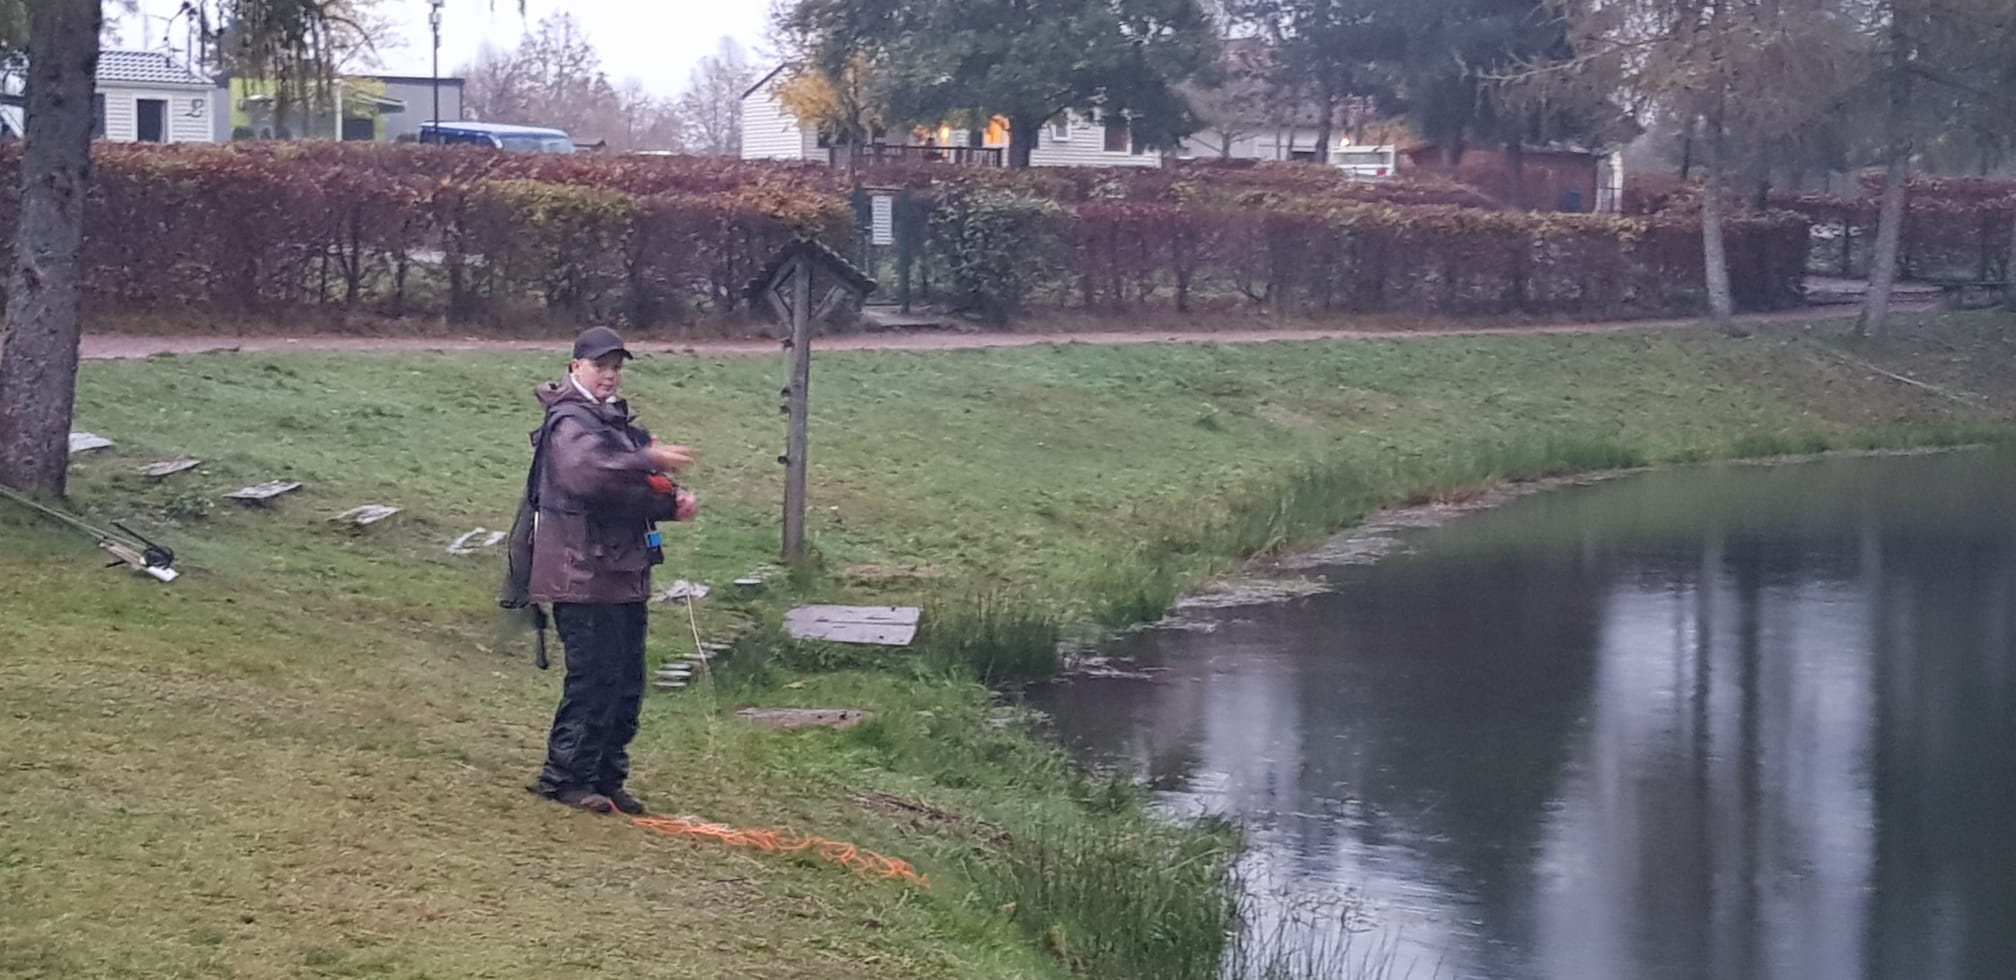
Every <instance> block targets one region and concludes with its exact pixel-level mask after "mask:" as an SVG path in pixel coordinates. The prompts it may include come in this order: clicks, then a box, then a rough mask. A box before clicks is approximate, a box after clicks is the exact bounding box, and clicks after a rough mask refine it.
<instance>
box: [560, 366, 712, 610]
mask: <svg viewBox="0 0 2016 980" xmlns="http://www.w3.org/2000/svg"><path fill="white" fill-rule="evenodd" d="M537 395H538V398H539V403H540V404H541V405H542V406H544V407H545V409H546V418H547V421H546V424H544V425H542V426H541V427H540V432H541V433H545V436H544V438H545V439H546V440H547V445H546V447H545V452H544V456H545V461H544V464H543V465H542V467H541V472H540V473H538V474H537V475H536V476H535V477H534V479H535V480H536V482H537V485H538V488H539V495H538V510H537V518H536V521H535V523H534V525H533V532H532V562H531V581H530V598H531V601H532V602H535V603H542V604H551V603H576V604H584V605H618V604H622V603H631V602H644V601H647V600H649V599H650V598H651V568H652V566H653V565H656V564H659V563H660V562H662V561H663V560H664V559H663V557H662V552H661V551H660V550H659V549H654V548H652V547H651V546H650V544H649V542H648V541H646V536H647V535H649V534H650V533H651V532H652V531H653V530H655V529H656V526H657V523H658V522H660V521H670V520H674V519H675V518H676V515H677V506H678V504H677V496H676V495H674V494H664V493H659V492H657V491H655V490H653V489H652V488H651V484H650V476H651V473H652V470H653V467H652V463H651V459H650V457H649V456H648V455H647V454H645V453H644V452H643V450H644V448H645V447H647V446H649V445H650V444H651V433H649V432H647V431H645V430H644V429H643V428H642V427H641V426H639V425H637V424H636V419H635V418H634V417H632V416H631V415H630V410H629V405H628V403H626V402H623V401H620V400H618V401H615V402H612V403H607V404H602V403H597V402H595V401H594V400H592V399H590V398H588V397H587V396H586V395H583V394H582V393H581V391H580V389H578V388H576V387H575V386H574V384H573V383H572V382H571V381H570V380H568V379H566V378H562V379H560V380H559V381H557V382H548V383H547V384H544V385H541V386H539V389H538V391H537ZM556 413H557V415H556ZM533 438H534V440H535V441H536V440H538V439H539V438H540V435H539V434H537V433H535V434H534V436H533Z"/></svg>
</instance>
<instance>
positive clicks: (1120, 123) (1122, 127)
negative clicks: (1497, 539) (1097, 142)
mask: <svg viewBox="0 0 2016 980" xmlns="http://www.w3.org/2000/svg"><path fill="white" fill-rule="evenodd" d="M1105 124H1106V152H1108V153H1126V152H1127V151H1128V149H1129V148H1130V147H1131V145H1132V143H1133V140H1131V139H1129V138H1128V131H1127V129H1128V127H1127V117H1125V116H1107V117H1106V119H1105Z"/></svg>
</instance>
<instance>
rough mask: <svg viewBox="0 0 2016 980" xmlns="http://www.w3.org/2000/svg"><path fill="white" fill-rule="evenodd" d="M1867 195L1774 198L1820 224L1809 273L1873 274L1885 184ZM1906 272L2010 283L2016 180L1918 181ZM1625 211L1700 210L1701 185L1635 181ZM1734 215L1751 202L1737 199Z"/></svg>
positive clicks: (1872, 185)
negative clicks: (1871, 272) (1875, 246)
mask: <svg viewBox="0 0 2016 980" xmlns="http://www.w3.org/2000/svg"><path fill="white" fill-rule="evenodd" d="M1857 184H1858V185H1859V186H1860V188H1861V190H1862V193H1861V194H1859V195H1848V196H1843V195H1830V194H1789V193H1783V192H1780V193H1774V194H1772V195H1770V199H1769V202H1768V203H1769V206H1770V207H1771V208H1772V209H1773V210H1777V211H1786V212H1791V213H1795V214H1800V215H1803V216H1805V217H1806V219H1807V220H1808V221H1810V222H1812V225H1813V236H1812V239H1811V241H1810V242H1809V243H1808V248H1809V256H1808V261H1807V266H1808V268H1809V270H1810V271H1812V272H1813V273H1816V274H1821V275H1835V276H1841V277H1844V278H1861V277H1864V276H1867V275H1868V274H1869V257H1870V254H1871V253H1872V252H1873V251H1874V245H1875V241H1876V227H1877V219H1878V215H1879V212H1880V210H1881V206H1882V193H1883V185H1884V177H1883V175H1882V174H1880V173H1872V174H1864V175H1862V176H1861V177H1859V178H1858V179H1857ZM1906 189H1907V195H1906V197H1905V218H1904V227H1903V229H1902V231H1901V233H1900V237H1899V240H1898V265H1899V267H1900V271H1901V273H1902V274H1903V275H1904V276H1905V277H1907V278H1912V279H1925V280H1960V281H1980V282H2000V281H2003V280H2006V279H2007V278H2008V275H2009V270H2008V268H2007V267H2008V262H2009V237H2010V233H2011V229H2012V226H2016V180H2004V179H1997V178H1990V177H1933V176H1919V177H1913V178H1912V179H1911V181H1910V183H1909V184H1908V185H1906ZM1624 201H1625V210H1626V211H1627V212H1628V213H1632V214H1639V215H1655V214H1674V213H1685V212H1691V211H1695V210H1698V209H1699V208H1700V201H1701V185H1700V184H1699V183H1697V182H1683V181H1681V180H1680V179H1679V178H1677V177H1672V176H1668V175H1662V174H1653V175H1643V176H1634V177H1633V178H1632V179H1631V180H1630V181H1628V182H1627V183H1626V185H1625V191H1624ZM1729 201H1730V203H1731V207H1732V210H1741V209H1744V208H1746V207H1747V206H1748V203H1749V202H1748V201H1746V200H1744V199H1742V198H1741V197H1740V196H1739V195H1736V194H1735V193H1733V192H1732V193H1731V194H1730V195H1729Z"/></svg>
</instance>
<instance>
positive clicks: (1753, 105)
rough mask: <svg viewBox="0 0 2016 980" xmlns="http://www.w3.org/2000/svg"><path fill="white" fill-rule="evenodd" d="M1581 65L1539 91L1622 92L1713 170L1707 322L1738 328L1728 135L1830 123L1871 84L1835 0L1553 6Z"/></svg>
mask: <svg viewBox="0 0 2016 980" xmlns="http://www.w3.org/2000/svg"><path fill="white" fill-rule="evenodd" d="M1553 2H1554V4H1555V6H1556V9H1558V10H1560V11H1561V12H1562V14H1563V15H1564V16H1565V17H1566V19H1567V21H1568V25H1569V29H1570V42H1571V47H1572V50H1573V51H1574V56H1573V57H1571V58H1568V59H1563V60H1560V61H1558V62H1552V63H1544V64H1538V65H1529V66H1528V67H1527V68H1526V70H1525V71H1524V73H1523V76H1522V78H1521V79H1520V80H1521V82H1522V83H1523V84H1525V85H1528V86H1531V87H1532V89H1533V90H1534V91H1536V92H1540V93H1546V92H1549V91H1568V92H1573V91H1574V90H1575V89H1576V88H1577V87H1580V88H1581V89H1582V93H1581V94H1582V95H1584V96H1586V95H1588V94H1590V93H1600V94H1602V95H1605V96H1609V95H1613V94H1618V93H1621V94H1622V95H1623V96H1624V97H1625V99H1626V101H1627V104H1629V105H1630V106H1632V107H1633V108H1635V109H1636V110H1637V111H1638V112H1639V114H1641V115H1651V114H1658V115H1662V116H1665V117H1668V118H1673V119H1676V120H1681V121H1682V125H1683V128H1684V129H1685V131H1686V132H1687V133H1688V134H1689V145H1690V146H1691V147H1693V148H1694V150H1696V151H1698V152H1699V153H1700V155H1701V158H1702V163H1703V164H1704V165H1705V170H1706V171H1707V184H1706V186H1705V187H1704V188H1703V194H1702V216H1701V217H1702V222H1701V224H1702V235H1701V239H1702V258H1703V261H1704V263H1705V264H1706V279H1707V287H1708V306H1709V313H1710V314H1711V315H1712V316H1713V318H1714V319H1715V322H1716V323H1718V324H1720V325H1721V326H1722V327H1723V328H1724V329H1725V330H1728V331H1730V332H1732V333H1733V332H1736V331H1735V328H1734V315H1735V297H1734V293H1733V290H1732V288H1731V284H1730V280H1729V266H1728V258H1727V251H1726V247H1725V244H1724V241H1723V235H1722V229H1723V223H1724V217H1725V214H1724V212H1725V210H1726V197H1725V194H1726V193H1727V189H1728V186H1729V173H1728V171H1729V167H1728V163H1729V157H1730V153H1729V146H1730V141H1731V137H1732V134H1740V136H1741V137H1742V138H1745V139H1752V140H1755V139H1761V138H1765V137H1769V136H1773V135H1779V134H1785V133H1790V132H1795V131H1797V130H1798V129H1800V128H1802V127H1807V126H1810V125H1812V124H1813V123H1814V121H1815V120H1816V119H1820V118H1824V117H1825V116H1826V115H1827V114H1828V113H1829V112H1830V111H1832V110H1833V108H1834V107H1836V106H1838V105H1839V104H1840V102H1841V100H1842V99H1843V97H1844V94H1845V93H1846V92H1848V91H1850V90H1852V89H1854V88H1855V87H1856V86H1857V85H1859V84H1860V83H1861V82H1862V80H1863V79H1864V78H1866V77H1867V61H1866V56H1867V51H1868V45H1867V44H1866V41H1865V39H1863V38H1862V37H1860V36H1859V34H1858V33H1857V32H1856V31H1855V29H1854V28H1853V26H1852V25H1849V24H1846V23H1844V22H1843V21H1842V20H1841V19H1839V18H1835V17H1829V16H1825V15H1824V12H1823V10H1822V8H1823V7H1824V6H1825V5H1826V4H1827V3H1829V2H1832V0H1553Z"/></svg>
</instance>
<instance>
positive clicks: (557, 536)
mask: <svg viewBox="0 0 2016 980" xmlns="http://www.w3.org/2000/svg"><path fill="white" fill-rule="evenodd" d="M631 359H632V358H631V354H630V351H629V350H628V349H626V348H625V347H624V346H623V338H622V337H620V336H618V335H617V333H616V331H614V330H610V329H608V328H607V327H596V328H594V329H592V330H588V331H586V332H584V333H582V334H581V336H580V337H578V338H576V339H575V341H574V357H573V360H572V362H571V363H570V364H569V365H568V369H567V377H565V378H562V379H561V380H559V381H557V382H549V383H547V384H545V385H542V386H540V388H539V390H538V396H539V402H540V404H542V405H544V406H545V408H546V421H545V424H544V425H542V426H541V427H540V431H539V434H538V435H536V436H535V437H534V439H535V450H534V459H535V461H536V462H535V464H534V466H535V469H536V470H537V472H535V473H533V474H532V475H531V477H530V478H529V480H528V483H529V484H530V485H531V486H532V487H534V488H536V510H535V511H534V514H535V516H534V518H533V521H532V534H531V543H532V554H531V561H530V580H529V583H528V589H527V591H528V596H529V599H530V601H531V602H532V603H535V604H551V606H552V608H553V621H554V625H555V626H556V627H557V629H558V631H559V633H560V642H561V643H562V644H563V645H564V646H565V648H566V651H567V679H566V683H565V686H564V689H563V691H562V693H561V696H560V706H559V709H558V710H557V711H556V712H555V713H554V716H553V730H552V733H551V734H550V736H549V737H548V740H547V748H546V767H545V770H544V771H543V772H541V773H540V775H539V782H538V783H537V784H536V785H534V786H532V787H530V789H531V790H532V791H533V792H535V793H537V794H539V795H540V796H544V797H546V798H547V799H551V800H556V801H558V802H561V803H564V804H566V805H568V806H572V807H576V808H579V809H582V810H589V811H592V812H596V813H608V812H610V811H611V810H621V811H622V812H624V813H629V814H637V813H642V812H644V805H643V803H641V802H639V801H638V800H637V798H636V797H634V796H632V795H630V793H629V792H628V791H626V790H625V789H624V788H623V783H624V781H625V780H626V779H627V778H628V777H629V775H630V756H629V745H630V740H631V739H632V738H634V737H636V735H637V719H638V714H639V712H640V711H641V710H642V708H643V703H644V673H645V664H644V633H645V625H646V611H645V603H646V602H648V601H649V600H650V598H651V569H652V566H654V565H658V564H662V563H663V562H664V560H665V558H664V549H663V544H662V539H661V538H660V536H659V533H658V531H657V523H658V522H659V521H666V520H677V521H690V520H692V519H693V517H694V515H695V514H697V513H698V511H699V504H698V502H697V501H696V500H695V499H694V497H693V495H692V494H691V493H689V492H687V491H686V490H685V489H683V488H681V487H680V486H678V485H677V484H676V483H674V482H673V481H672V478H671V474H676V473H677V472H678V471H680V470H682V469H684V468H685V467H687V466H689V465H691V464H692V462H693V451H692V450H691V449H688V448H687V447H685V446H673V445H666V444H664V443H661V442H659V441H658V440H657V439H656V438H655V437H653V436H652V435H651V434H650V433H649V432H647V431H645V430H644V429H643V428H641V427H640V426H638V425H637V424H636V420H635V418H634V417H632V416H631V414H630V409H629V406H628V405H627V404H626V403H625V402H624V401H623V400H622V398H621V397H619V393H620V392H621V391H622V388H623V368H624V365H625V363H626V362H628V361H630V360H631Z"/></svg>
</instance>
